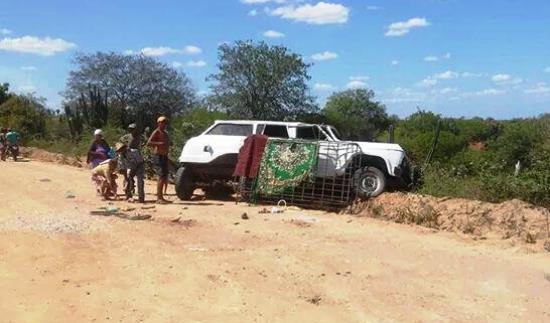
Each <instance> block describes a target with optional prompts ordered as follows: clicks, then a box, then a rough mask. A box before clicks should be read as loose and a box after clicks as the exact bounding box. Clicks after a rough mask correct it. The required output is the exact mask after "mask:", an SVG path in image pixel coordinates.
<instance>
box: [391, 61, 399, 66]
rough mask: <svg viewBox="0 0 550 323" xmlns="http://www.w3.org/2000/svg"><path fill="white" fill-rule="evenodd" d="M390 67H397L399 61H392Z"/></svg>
mask: <svg viewBox="0 0 550 323" xmlns="http://www.w3.org/2000/svg"><path fill="white" fill-rule="evenodd" d="M391 65H392V66H395V65H399V61H398V60H393V61H391Z"/></svg>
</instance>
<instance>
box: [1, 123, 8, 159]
mask: <svg viewBox="0 0 550 323" xmlns="http://www.w3.org/2000/svg"><path fill="white" fill-rule="evenodd" d="M7 132H8V129H6V128H0V160H6V148H7V139H6V133H7Z"/></svg>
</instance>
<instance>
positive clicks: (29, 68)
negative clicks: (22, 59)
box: [21, 65, 37, 71]
mask: <svg viewBox="0 0 550 323" xmlns="http://www.w3.org/2000/svg"><path fill="white" fill-rule="evenodd" d="M21 69H22V70H23V71H36V70H37V68H36V66H32V65H28V66H21Z"/></svg>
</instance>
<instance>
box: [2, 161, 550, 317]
mask: <svg viewBox="0 0 550 323" xmlns="http://www.w3.org/2000/svg"><path fill="white" fill-rule="evenodd" d="M0 173H1V174H0V175H1V177H0V202H1V203H2V207H1V208H0V300H1V301H0V313H2V314H1V315H2V316H1V319H0V321H2V322H90V321H95V322H107V321H116V322H142V321H143V322H392V321H401V322H472V321H479V322H520V321H521V322H529V321H530V322H543V321H546V322H549V321H550V307H549V306H548V304H550V254H548V253H529V252H527V251H525V250H522V249H518V248H505V247H503V246H499V245H494V244H488V243H486V242H483V241H474V240H473V239H469V238H466V237H464V236H460V235H457V234H454V233H449V232H436V231H434V230H430V229H425V228H421V227H417V226H410V225H404V224H396V223H391V222H386V221H381V220H376V219H371V218H367V217H353V216H350V215H341V214H334V213H324V212H320V211H309V210H305V211H304V210H293V211H288V212H286V213H284V214H282V215H262V214H258V210H259V209H260V207H249V206H247V205H244V204H241V205H236V204H235V203H233V202H219V201H209V200H205V201H200V202H190V203H183V202H179V201H176V202H175V203H174V204H173V205H167V206H157V207H156V208H155V209H154V210H151V209H149V210H140V209H138V211H139V212H142V213H150V214H151V215H152V216H153V218H152V219H150V220H146V221H129V220H124V219H120V218H116V217H103V216H91V215H89V211H91V210H95V209H97V208H98V207H101V206H106V202H103V201H100V200H99V199H98V198H97V197H96V196H95V194H94V192H93V188H92V185H91V182H90V179H89V177H90V176H89V172H88V171H86V170H84V169H77V168H73V167H69V166H60V165H55V164H49V163H41V162H28V163H23V162H22V163H13V162H9V163H0ZM147 189H148V191H149V192H152V191H153V188H152V186H151V185H148V188H147ZM68 191H70V192H71V193H72V194H74V196H75V197H74V198H67V197H66V195H67V192H68ZM152 198H153V196H152V195H148V199H152ZM170 198H171V199H175V197H173V196H171V197H170ZM116 206H119V207H126V206H127V205H126V204H125V203H123V202H116ZM243 212H246V213H247V214H248V216H249V217H250V219H249V220H243V219H241V214H242V213H243ZM177 217H181V219H180V221H179V222H176V223H174V222H171V220H173V219H174V218H177Z"/></svg>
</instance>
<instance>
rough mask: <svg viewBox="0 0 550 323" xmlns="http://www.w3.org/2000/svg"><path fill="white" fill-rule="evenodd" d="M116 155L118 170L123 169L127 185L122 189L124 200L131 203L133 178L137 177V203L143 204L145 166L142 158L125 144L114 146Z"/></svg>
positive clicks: (119, 143) (136, 151) (135, 150)
mask: <svg viewBox="0 0 550 323" xmlns="http://www.w3.org/2000/svg"><path fill="white" fill-rule="evenodd" d="M115 147H116V148H115V149H116V152H117V154H118V165H119V167H120V169H124V170H125V171H124V176H125V177H126V179H127V181H128V182H127V185H126V187H125V188H124V191H125V193H126V200H128V201H129V202H132V201H133V199H132V195H133V192H134V183H135V182H134V177H137V190H138V197H139V203H145V192H144V182H143V178H144V177H145V166H144V163H143V157H141V154H140V153H139V151H138V150H137V149H133V148H129V147H128V146H127V145H126V144H124V143H121V142H118V143H117V144H116V145H115Z"/></svg>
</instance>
